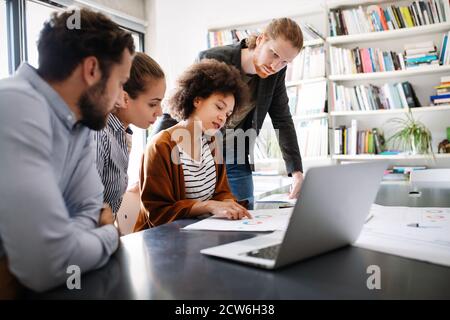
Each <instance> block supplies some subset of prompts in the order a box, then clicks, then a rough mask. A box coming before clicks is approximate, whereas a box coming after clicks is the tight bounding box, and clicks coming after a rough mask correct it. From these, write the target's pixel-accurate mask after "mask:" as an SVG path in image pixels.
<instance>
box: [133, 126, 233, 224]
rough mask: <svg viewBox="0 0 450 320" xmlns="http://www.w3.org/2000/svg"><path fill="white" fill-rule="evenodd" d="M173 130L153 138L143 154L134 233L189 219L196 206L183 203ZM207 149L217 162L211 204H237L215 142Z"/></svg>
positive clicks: (183, 195) (182, 190) (164, 131)
mask: <svg viewBox="0 0 450 320" xmlns="http://www.w3.org/2000/svg"><path fill="white" fill-rule="evenodd" d="M173 129H174V128H170V129H167V130H163V131H161V132H160V133H159V134H157V135H156V136H154V137H153V139H152V141H151V142H150V143H149V145H148V146H147V149H146V151H145V153H144V156H143V159H142V162H141V171H140V179H139V187H140V194H141V211H140V213H139V216H138V219H137V222H136V225H135V227H134V231H140V230H143V229H147V228H151V227H155V226H158V225H161V224H164V223H168V222H172V221H174V220H177V219H182V218H190V217H192V216H191V214H190V212H191V209H192V206H193V205H194V204H195V203H196V202H198V200H190V199H186V194H185V185H184V174H183V168H182V165H181V164H180V162H179V161H178V160H179V158H177V157H179V152H178V150H179V149H178V147H177V145H176V144H177V142H176V141H173V140H172V139H171V133H172V131H173ZM210 147H211V153H212V155H213V157H214V158H215V160H216V176H217V178H216V179H217V180H216V190H215V193H214V195H213V197H212V199H211V200H217V201H221V200H225V199H232V200H235V201H236V198H235V197H234V196H233V194H232V193H231V190H230V187H229V185H228V180H227V175H226V171H225V165H224V164H218V163H217V162H218V161H217V159H216V157H215V155H216V153H215V150H217V148H216V147H215V141H214V139H213V140H212V142H211V143H210ZM174 148H176V149H175V151H174V152H173V154H174V157H175V159H176V160H177V161H176V163H175V162H174V161H172V159H171V155H172V151H173V150H174ZM222 163H223V162H222Z"/></svg>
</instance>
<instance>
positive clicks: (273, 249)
mask: <svg viewBox="0 0 450 320" xmlns="http://www.w3.org/2000/svg"><path fill="white" fill-rule="evenodd" d="M280 245H281V244H276V245H274V246H270V247H265V248H261V249H258V250H253V251H250V252H247V253H246V255H247V256H250V257H255V258H263V259H270V260H274V259H275V258H276V257H277V255H278V251H279V250H280Z"/></svg>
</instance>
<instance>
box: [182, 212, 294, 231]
mask: <svg viewBox="0 0 450 320" xmlns="http://www.w3.org/2000/svg"><path fill="white" fill-rule="evenodd" d="M292 211H293V208H285V209H265V210H249V212H250V214H251V216H252V217H253V219H247V218H245V219H242V220H228V219H225V218H215V217H214V216H212V217H209V218H207V219H204V220H201V221H199V222H196V223H193V224H190V225H188V226H186V227H184V228H183V229H184V230H214V231H275V230H282V231H284V230H286V229H287V226H288V224H289V219H290V217H291V214H292Z"/></svg>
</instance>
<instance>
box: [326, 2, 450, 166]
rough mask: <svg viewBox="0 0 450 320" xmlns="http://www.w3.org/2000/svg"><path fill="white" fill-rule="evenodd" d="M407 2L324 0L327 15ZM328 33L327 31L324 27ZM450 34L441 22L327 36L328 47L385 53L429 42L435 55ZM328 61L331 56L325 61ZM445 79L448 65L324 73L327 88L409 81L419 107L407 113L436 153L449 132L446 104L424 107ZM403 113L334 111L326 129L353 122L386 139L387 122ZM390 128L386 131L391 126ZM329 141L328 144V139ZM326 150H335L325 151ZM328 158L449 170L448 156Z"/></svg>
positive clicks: (447, 24)
mask: <svg viewBox="0 0 450 320" xmlns="http://www.w3.org/2000/svg"><path fill="white" fill-rule="evenodd" d="M411 2H412V1H406V0H404V1H389V0H378V1H377V0H372V1H370V0H356V1H355V0H353V1H350V0H339V1H328V2H327V7H328V12H329V11H330V10H332V9H337V8H342V9H349V8H356V7H358V6H362V7H363V10H365V8H366V7H367V6H368V5H373V4H377V5H381V6H384V5H391V4H394V5H408V4H410V3H411ZM328 30H329V28H328ZM449 30H450V21H449V20H447V22H444V23H437V24H430V25H425V26H417V27H412V28H404V29H398V30H388V31H379V32H371V33H363V34H352V35H342V36H334V37H327V38H326V43H327V46H333V47H342V48H347V49H348V48H355V47H359V48H369V47H372V48H381V49H382V50H386V51H395V52H403V49H404V45H405V44H409V43H415V42H422V41H427V40H432V41H433V42H434V44H435V45H436V47H437V48H438V50H439V51H440V49H441V43H440V42H441V41H442V36H443V34H444V33H447V32H448V31H449ZM328 61H331V57H330V56H328ZM448 74H450V66H449V65H444V66H439V65H438V66H436V65H433V66H423V67H417V68H414V69H407V70H401V71H389V72H373V73H358V74H345V75H337V74H329V75H328V80H329V85H330V86H331V84H332V83H333V82H335V83H337V84H339V85H344V86H345V87H352V86H355V85H361V84H374V85H383V84H385V83H396V82H403V81H409V82H410V83H411V85H412V86H413V88H414V90H415V92H416V94H417V96H418V99H419V101H420V103H421V105H422V107H420V108H413V109H411V111H412V114H413V116H414V117H415V118H417V119H419V120H420V121H422V122H423V123H424V124H425V125H426V126H427V127H428V128H429V129H430V130H431V132H432V135H433V141H432V144H433V150H434V152H437V145H438V143H439V142H440V141H442V140H443V139H445V138H446V128H447V127H450V105H445V106H429V103H430V101H429V97H430V96H431V95H435V94H436V93H435V92H436V91H435V89H434V88H433V87H434V86H437V85H439V83H440V78H441V77H442V76H445V75H448ZM328 99H329V100H328V101H329V103H328V105H329V106H331V101H332V100H331V99H332V97H331V95H329V97H328ZM407 113H408V110H407V109H394V110H370V111H333V110H330V112H329V117H330V124H331V129H332V128H337V127H339V126H341V125H346V126H347V127H349V126H350V124H351V120H352V119H357V121H358V130H368V129H369V130H370V129H372V128H379V129H382V130H383V131H384V133H385V138H389V137H390V135H392V133H393V130H394V128H393V125H392V124H389V122H388V120H389V119H390V118H394V117H396V118H398V117H402V118H404V117H406V114H407ZM390 126H391V127H390ZM331 140H332V139H331ZM330 150H334V148H333V146H332V145H331V146H330ZM331 158H332V159H333V160H334V161H336V162H338V163H340V162H348V161H372V160H389V162H390V164H392V165H395V164H403V163H407V164H411V165H419V164H425V165H427V166H429V167H433V166H438V167H443V166H444V167H450V155H448V154H437V153H435V157H432V156H429V155H407V154H399V155H374V154H357V155H334V154H332V155H331Z"/></svg>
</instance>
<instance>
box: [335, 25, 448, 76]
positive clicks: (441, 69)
mask: <svg viewBox="0 0 450 320" xmlns="http://www.w3.org/2000/svg"><path fill="white" fill-rule="evenodd" d="M449 30H450V29H449ZM438 73H440V74H441V75H442V74H445V73H450V65H446V66H423V67H416V68H414V69H408V70H396V71H385V72H372V73H355V74H343V75H330V76H329V79H330V81H361V80H380V79H393V78H396V79H399V78H408V77H412V76H422V75H428V74H438Z"/></svg>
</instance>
